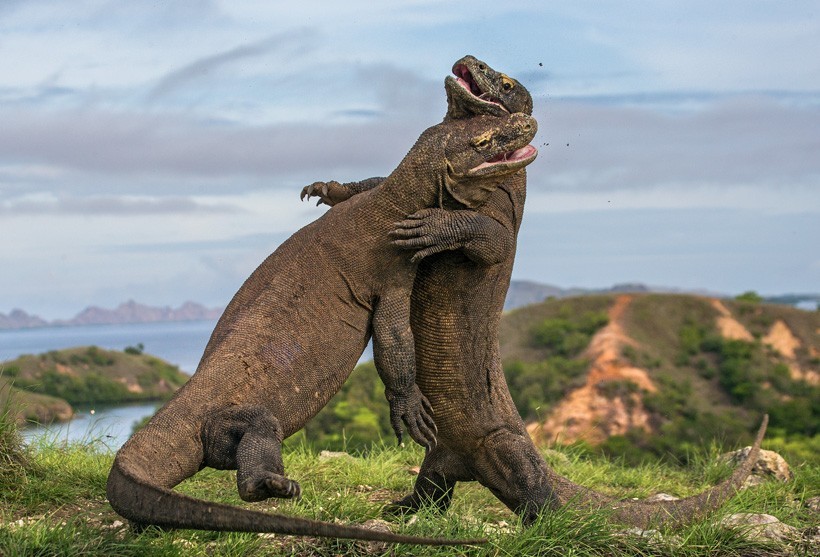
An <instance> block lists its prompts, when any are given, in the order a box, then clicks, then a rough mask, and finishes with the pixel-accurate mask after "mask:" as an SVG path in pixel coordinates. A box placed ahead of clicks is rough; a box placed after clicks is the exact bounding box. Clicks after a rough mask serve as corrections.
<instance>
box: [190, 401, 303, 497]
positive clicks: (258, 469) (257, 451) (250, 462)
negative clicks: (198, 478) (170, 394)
mask: <svg viewBox="0 0 820 557" xmlns="http://www.w3.org/2000/svg"><path fill="white" fill-rule="evenodd" d="M282 439H283V434H282V428H281V427H280V426H279V420H277V419H276V417H275V416H274V415H273V413H272V412H271V411H270V410H268V409H267V408H265V407H264V406H234V407H232V408H229V409H227V410H223V411H222V412H219V413H218V414H215V415H213V416H211V418H210V419H209V420H208V422H207V423H206V425H205V428H204V432H203V444H204V446H205V465H206V466H210V467H212V468H217V469H220V470H233V469H235V470H236V484H237V489H238V490H239V496H240V497H241V498H242V499H243V500H244V501H262V500H264V499H268V498H269V497H280V498H285V499H290V498H294V497H299V494H300V493H301V489H300V487H299V484H298V483H297V482H295V481H293V480H290V479H288V478H286V477H285V476H284V472H285V465H284V463H283V462H282Z"/></svg>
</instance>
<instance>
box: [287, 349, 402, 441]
mask: <svg viewBox="0 0 820 557" xmlns="http://www.w3.org/2000/svg"><path fill="white" fill-rule="evenodd" d="M297 435H300V436H303V438H305V439H310V440H311V442H314V443H316V445H317V446H321V447H324V448H327V449H331V450H344V449H346V448H347V449H353V450H362V449H364V448H365V447H367V446H369V445H370V444H371V443H373V442H377V441H380V440H384V441H385V443H395V436H394V434H393V429H392V428H391V427H390V408H389V407H388V405H387V400H386V398H385V396H384V384H383V383H382V382H381V381H380V380H379V378H378V375H377V373H376V366H375V365H374V364H373V362H366V363H363V364H360V365H358V366H356V369H355V370H353V373H352V374H351V375H350V378H349V379H348V380H347V382H345V384H344V385H342V388H341V390H340V391H339V392H338V393H336V395H335V396H334V397H333V398H332V399H330V402H329V403H328V404H327V406H325V407H324V408H323V409H322V410H321V411H320V412H319V414H317V415H316V417H314V418H313V419H312V420H311V421H310V422H308V424H307V425H306V426H305V428H304V429H303V430H302V431H301V432H300V433H299V434H297Z"/></svg>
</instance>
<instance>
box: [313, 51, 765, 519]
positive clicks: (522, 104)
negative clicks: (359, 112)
mask: <svg viewBox="0 0 820 557" xmlns="http://www.w3.org/2000/svg"><path fill="white" fill-rule="evenodd" d="M453 73H454V74H455V76H457V77H455V78H454V77H448V78H447V80H446V89H447V97H448V110H447V114H446V116H445V118H444V121H445V122H446V121H449V120H452V119H454V118H466V117H469V116H470V115H471V114H483V113H493V114H495V113H498V112H499V110H500V109H501V110H508V111H510V112H513V113H515V112H524V113H528V114H529V113H531V111H532V100H531V97H530V95H529V92H528V91H527V90H526V89H525V88H524V87H523V86H522V85H521V84H520V83H518V82H517V81H515V80H513V79H511V78H509V77H507V76H506V75H504V74H501V73H498V72H496V71H494V70H493V69H492V68H490V67H489V66H488V65H487V64H486V63H484V62H482V61H480V60H477V59H475V58H474V57H472V56H466V57H464V58H462V59H461V60H459V61H458V62H456V64H455V65H454V66H453ZM502 107H503V108H502ZM525 173H526V171H525V170H523V169H522V170H521V171H519V172H518V173H517V174H515V175H513V176H511V177H510V178H509V179H508V180H507V181H506V182H504V183H503V184H502V185H501V186H499V188H498V189H497V190H496V191H495V192H493V194H492V195H491V196H490V199H489V200H488V201H487V203H485V204H484V205H483V206H481V207H480V208H478V209H477V211H476V212H472V211H463V210H457V209H456V210H444V209H445V208H439V209H425V210H422V211H421V212H419V213H417V214H415V215H411V218H409V219H406V220H404V221H402V222H399V223H398V225H397V230H396V231H395V233H394V237H398V239H397V240H396V241H395V242H394V243H395V244H396V245H399V246H402V247H405V248H409V249H413V250H418V251H416V253H415V255H414V258H415V259H418V258H420V257H424V259H423V260H422V261H421V263H420V265H419V269H418V272H417V274H416V280H415V284H414V286H413V296H412V305H411V308H412V310H411V325H412V330H413V335H414V338H415V342H416V366H417V370H416V382H417V383H418V385H419V387H420V388H421V390H422V392H423V393H424V394H425V395H426V396H427V398H428V399H429V401H430V403H431V405H432V407H433V414H434V418H435V422H436V425H437V427H438V433H437V437H438V444H437V445H436V446H435V448H433V449H432V451H430V452H428V453H427V455H426V456H425V458H424V462H423V463H422V466H421V471H420V473H419V476H418V479H417V480H416V484H415V488H414V491H413V493H411V494H410V495H408V496H407V497H405V498H403V499H401V500H400V501H396V502H395V503H394V504H393V505H391V506H389V507H388V508H387V511H388V513H399V512H414V511H416V510H417V509H418V508H419V507H420V505H422V504H423V503H425V502H428V503H429V502H434V504H435V505H436V506H437V507H438V508H439V509H440V510H442V511H444V510H446V509H447V508H448V506H449V505H450V501H451V499H452V495H453V491H454V488H455V484H456V482H457V481H470V480H478V481H479V482H480V483H481V484H482V485H484V486H486V487H487V488H489V489H490V490H491V491H492V492H493V494H495V495H496V497H498V498H499V499H500V500H501V501H502V502H503V503H504V504H505V505H507V506H508V507H509V508H510V509H512V510H513V511H515V512H517V513H519V514H520V515H521V516H522V518H523V520H524V521H525V522H531V521H532V520H534V519H535V517H536V515H537V514H538V513H539V512H540V511H542V510H543V509H553V508H556V507H558V506H560V505H563V504H566V503H568V502H571V503H572V504H576V505H579V506H609V507H613V506H615V507H617V509H616V510H615V511H614V512H613V517H612V518H613V519H614V520H616V521H618V522H623V523H627V524H633V525H636V526H646V525H647V524H649V523H653V524H658V523H680V522H685V521H688V520H691V519H693V518H694V517H695V515H697V514H699V513H700V512H706V511H708V510H711V509H714V508H717V507H718V506H719V505H720V504H722V503H723V502H724V501H725V500H726V499H727V498H728V497H729V496H730V495H731V494H732V493H733V492H734V490H735V489H736V488H737V487H738V486H739V485H740V484H741V483H742V482H743V480H744V479H745V477H746V476H747V475H748V474H749V472H750V470H751V467H752V464H753V463H754V462H755V460H756V454H757V451H758V449H759V446H760V441H761V438H762V435H763V432H764V431H765V422H764V425H763V426H762V427H761V430H760V433H759V434H758V438H757V440H756V442H755V445H754V450H753V451H752V453H753V454H750V455H749V457H748V458H747V460H746V461H745V462H744V464H743V465H742V466H741V467H740V468H738V469H737V470H736V472H735V474H734V475H733V476H732V477H731V478H730V479H729V480H727V481H725V482H723V483H722V484H720V485H718V486H716V487H714V488H713V489H711V490H707V491H706V492H704V493H702V494H700V495H698V496H696V497H694V498H689V499H684V500H681V501H676V502H662V503H645V502H642V501H626V502H622V501H615V500H613V499H611V498H609V497H606V496H603V495H600V494H598V493H595V492H593V491H591V490H588V489H586V488H584V487H581V486H578V485H576V484H574V483H572V482H570V481H569V480H567V479H565V478H562V477H561V476H559V475H557V474H556V473H555V472H554V471H553V470H552V469H551V468H549V467H548V466H547V464H546V462H545V461H544V459H543V458H542V457H541V454H540V453H539V452H538V450H537V449H536V447H535V446H534V445H533V443H532V440H531V439H530V437H529V435H528V434H527V432H526V429H525V427H524V424H523V422H522V420H521V418H520V416H519V414H518V412H517V411H516V408H515V405H514V403H513V401H512V398H511V397H510V393H509V389H508V387H507V384H506V381H505V378H504V372H503V369H502V366H501V361H500V357H499V345H498V323H499V320H500V317H501V312H502V309H503V306H504V298H505V296H506V292H507V288H508V287H509V282H510V275H511V272H512V267H513V259H514V255H515V244H516V236H517V233H518V228H519V226H520V223H521V218H522V213H523V207H524V198H525V194H526V174H525ZM381 180H383V179H381V178H370V179H368V180H364V181H362V182H353V183H348V184H339V183H338V182H317V183H314V184H311V185H310V186H307V187H305V188H304V189H303V190H302V197H303V198H304V197H306V196H307V197H310V196H311V195H318V196H319V201H320V202H324V203H326V204H329V205H336V204H339V203H341V204H342V205H344V203H342V202H343V201H344V200H345V199H348V198H350V197H351V196H353V195H355V194H357V193H360V192H362V191H367V190H369V189H371V188H374V187H376V186H377V185H378V184H379V183H380V182H381ZM354 199H355V197H354ZM446 209H453V207H446ZM443 250H450V251H443ZM452 250H458V251H452ZM438 252H441V253H438Z"/></svg>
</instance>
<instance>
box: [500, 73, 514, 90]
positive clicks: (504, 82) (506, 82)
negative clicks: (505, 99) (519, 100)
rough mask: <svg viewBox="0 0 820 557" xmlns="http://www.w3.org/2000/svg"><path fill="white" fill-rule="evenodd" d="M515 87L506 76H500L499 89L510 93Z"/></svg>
mask: <svg viewBox="0 0 820 557" xmlns="http://www.w3.org/2000/svg"><path fill="white" fill-rule="evenodd" d="M513 87H515V83H514V82H513V80H512V79H510V78H509V77H507V76H506V75H502V76H501V88H502V89H504V90H505V91H512V88H513Z"/></svg>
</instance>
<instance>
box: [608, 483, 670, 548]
mask: <svg viewBox="0 0 820 557" xmlns="http://www.w3.org/2000/svg"><path fill="white" fill-rule="evenodd" d="M659 495H663V494H659ZM663 500H664V501H668V500H669V499H663ZM615 535H616V536H622V537H637V538H644V539H646V540H648V541H649V544H650V545H654V546H659V545H664V546H680V545H683V540H682V539H681V537H680V536H677V535H674V534H673V535H671V536H668V537H665V536H664V535H663V534H661V533H660V531H658V530H643V529H641V528H627V529H626V530H621V531H619V532H616V533H615Z"/></svg>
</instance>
